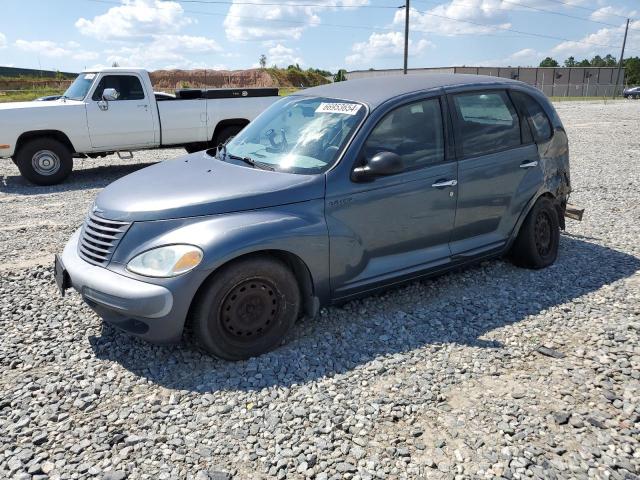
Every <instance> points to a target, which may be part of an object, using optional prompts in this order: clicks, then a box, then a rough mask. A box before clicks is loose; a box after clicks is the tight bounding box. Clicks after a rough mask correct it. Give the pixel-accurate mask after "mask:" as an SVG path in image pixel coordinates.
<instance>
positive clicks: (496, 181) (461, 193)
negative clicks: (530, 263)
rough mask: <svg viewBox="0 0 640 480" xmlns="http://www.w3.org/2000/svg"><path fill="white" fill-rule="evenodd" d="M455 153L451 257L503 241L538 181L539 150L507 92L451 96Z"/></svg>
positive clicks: (493, 247)
mask: <svg viewBox="0 0 640 480" xmlns="http://www.w3.org/2000/svg"><path fill="white" fill-rule="evenodd" d="M449 106H450V110H451V113H452V120H453V124H454V129H453V131H454V137H455V143H456V154H457V156H458V205H457V209H456V219H455V224H454V229H453V233H452V237H451V253H452V255H453V258H454V259H460V258H464V257H467V256H468V257H473V256H475V255H478V254H482V253H484V252H489V251H492V250H498V249H500V248H501V247H502V246H504V244H505V243H506V241H507V239H508V238H509V235H510V234H511V232H512V230H513V228H514V225H515V223H516V221H517V219H518V217H519V215H520V213H521V212H522V210H523V208H524V206H525V205H526V203H527V202H528V201H529V199H530V198H531V196H532V195H533V194H534V193H535V192H536V190H537V188H538V186H539V184H540V183H539V182H540V176H539V172H540V168H539V166H538V150H537V148H536V145H535V144H534V143H533V141H532V138H531V132H530V130H529V126H528V124H527V123H526V122H522V121H521V119H520V116H519V115H518V112H517V110H516V108H515V106H514V105H513V103H512V101H511V98H510V97H509V94H508V93H507V91H506V90H487V91H473V92H461V93H456V94H451V95H449Z"/></svg>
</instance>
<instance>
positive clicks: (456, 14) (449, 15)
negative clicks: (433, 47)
mask: <svg viewBox="0 0 640 480" xmlns="http://www.w3.org/2000/svg"><path fill="white" fill-rule="evenodd" d="M513 6H514V5H513V4H512V3H503V2H502V1H501V0H460V1H459V0H453V1H451V2H449V3H444V4H441V5H438V6H436V7H434V8H432V9H430V10H427V11H426V12H424V13H421V12H419V11H418V10H416V9H413V8H412V9H411V11H410V13H409V18H410V21H411V29H412V30H413V31H418V32H426V33H430V34H437V35H450V36H453V35H461V34H470V33H471V34H473V33H475V34H478V33H493V32H495V30H496V27H497V28H503V29H504V28H509V27H510V26H511V24H510V23H509V22H507V11H508V10H510V9H511V8H512V7H513ZM404 21H405V12H404V10H398V11H397V12H396V13H395V16H394V19H393V24H394V25H395V26H401V25H404ZM467 22H470V23H467ZM474 22H475V23H478V24H484V25H476V24H475V23H474Z"/></svg>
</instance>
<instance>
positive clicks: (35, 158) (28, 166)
mask: <svg viewBox="0 0 640 480" xmlns="http://www.w3.org/2000/svg"><path fill="white" fill-rule="evenodd" d="M15 163H16V165H17V166H18V169H19V170H20V173H21V174H22V176H23V177H25V178H26V179H27V180H29V181H30V182H32V183H35V184H36V185H55V184H56V183H60V182H62V181H63V180H64V179H65V178H67V177H68V176H69V174H70V173H71V170H72V169H73V158H72V157H71V152H70V151H69V148H68V147H67V146H66V145H65V144H63V143H62V142H59V141H58V140H56V139H54V138H47V137H44V138H36V139H33V140H29V141H28V142H27V143H26V144H24V145H23V146H22V147H20V149H19V150H18V152H17V153H16V156H15Z"/></svg>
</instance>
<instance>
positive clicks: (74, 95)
mask: <svg viewBox="0 0 640 480" xmlns="http://www.w3.org/2000/svg"><path fill="white" fill-rule="evenodd" d="M95 78H96V74H95V73H81V74H80V75H78V76H77V77H76V79H75V80H74V81H73V83H72V84H71V85H69V88H67V91H66V92H64V95H63V97H65V98H69V99H71V100H83V99H84V97H86V96H87V92H89V89H90V88H91V84H92V83H93V80H94V79H95Z"/></svg>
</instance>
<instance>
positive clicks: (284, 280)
mask: <svg viewBox="0 0 640 480" xmlns="http://www.w3.org/2000/svg"><path fill="white" fill-rule="evenodd" d="M196 302H197V303H196V305H195V308H194V316H193V320H194V331H195V334H196V337H197V338H198V340H199V341H200V342H201V343H202V345H203V346H204V348H205V349H206V350H207V351H208V352H209V353H211V354H213V355H215V356H217V357H220V358H223V359H225V360H242V359H246V358H250V357H254V356H257V355H260V354H262V353H265V352H267V351H269V350H271V349H273V348H275V347H277V346H278V345H279V344H280V343H281V342H282V339H283V338H284V336H285V334H286V333H287V331H288V330H289V329H290V328H291V326H292V325H293V324H294V323H295V321H296V319H297V318H298V314H299V311H300V304H301V296H300V289H299V287H298V284H297V282H296V278H295V276H294V275H293V273H292V272H291V270H290V269H289V268H287V266H286V265H285V264H284V263H282V262H280V261H279V260H276V259H272V258H268V257H259V258H249V259H246V260H239V261H237V262H233V263H230V264H229V265H227V266H225V267H222V269H221V270H220V271H219V272H218V273H216V274H215V275H214V276H213V277H212V278H211V279H209V280H208V281H207V283H206V284H205V285H204V287H203V291H202V293H201V295H200V296H199V298H198V299H197V300H196Z"/></svg>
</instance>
